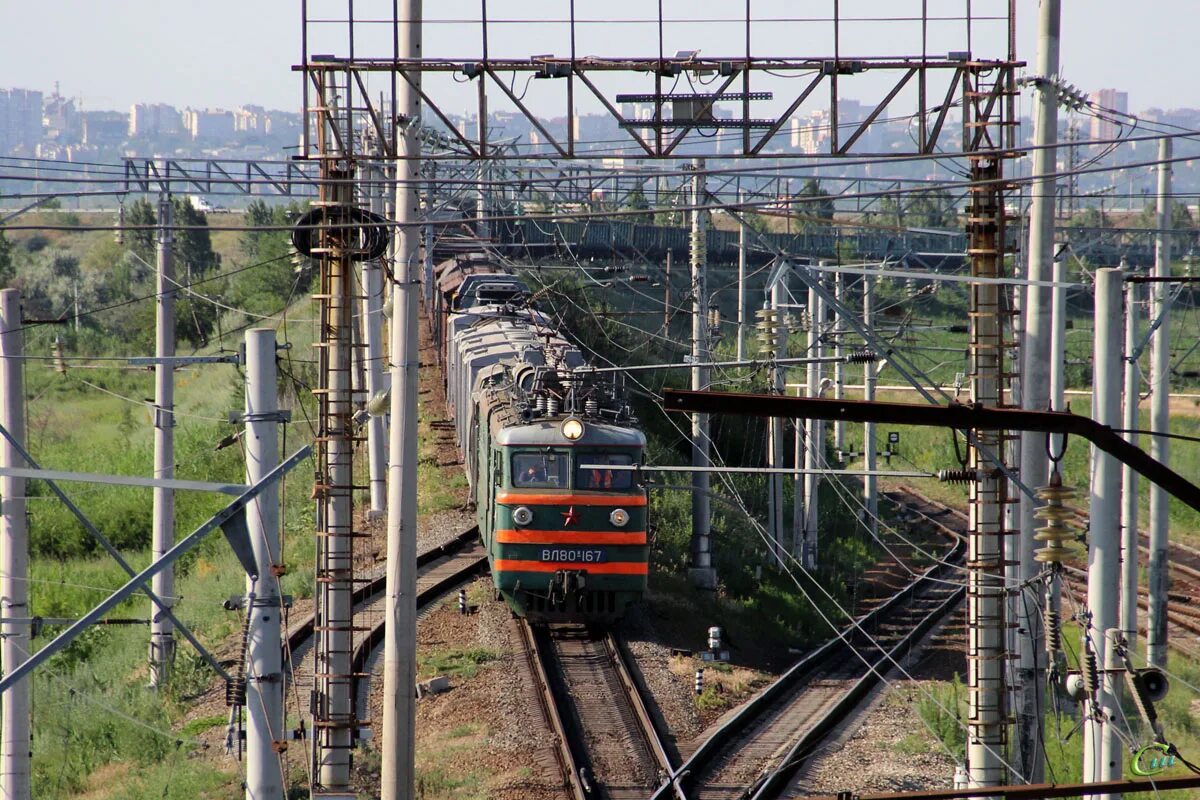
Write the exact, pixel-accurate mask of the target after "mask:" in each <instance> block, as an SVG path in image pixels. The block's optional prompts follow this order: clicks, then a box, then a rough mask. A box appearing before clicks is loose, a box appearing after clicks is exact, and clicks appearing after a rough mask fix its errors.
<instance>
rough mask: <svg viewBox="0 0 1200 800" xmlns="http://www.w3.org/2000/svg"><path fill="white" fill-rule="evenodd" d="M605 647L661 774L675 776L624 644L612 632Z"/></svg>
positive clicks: (672, 765)
mask: <svg viewBox="0 0 1200 800" xmlns="http://www.w3.org/2000/svg"><path fill="white" fill-rule="evenodd" d="M604 645H605V647H606V649H607V650H608V657H609V658H610V659H611V660H612V663H613V668H614V669H615V670H616V671H617V677H618V678H620V680H621V685H622V687H623V688H624V689H625V695H626V697H627V698H628V700H629V705H630V707H631V708H632V709H633V711H634V714H635V715H636V716H637V719H638V724H639V726H640V728H641V730H640V734H641V736H642V738H643V739H644V740H645V742H646V746H647V748H648V749H649V750H650V752H651V753H653V754H654V759H655V761H656V762H658V763H657V767H658V770H659V772H660V773H661V774H663V775H666V776H673V775H674V774H675V765H674V763H673V761H672V759H671V757H670V755H669V754H668V753H667V748H666V747H665V746H664V745H663V735H662V732H661V731H660V730H659V729H658V726H657V725H655V723H654V717H653V716H652V715H651V714H650V709H649V708H647V706H646V702H645V699H644V697H643V690H642V688H641V686H640V685H639V684H638V682H637V681H636V680H635V678H634V674H633V669H632V668H631V667H630V663H629V662H630V656H629V655H628V654H627V653H626V651H625V646H624V643H623V642H622V641H621V640H619V639H618V638H617V637H616V635H614V634H613V633H612V632H611V631H610V632H609V633H608V635H607V636H606V637H605V639H604Z"/></svg>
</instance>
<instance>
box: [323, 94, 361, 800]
mask: <svg viewBox="0 0 1200 800" xmlns="http://www.w3.org/2000/svg"><path fill="white" fill-rule="evenodd" d="M321 78H322V80H324V81H328V80H329V75H328V74H324V75H322V76H321ZM333 91H334V89H333V88H332V87H331V86H329V85H325V86H323V91H322V93H321V96H322V97H326V96H328V95H331V94H332V93H333ZM326 105H330V104H328V103H326ZM319 119H320V125H319V129H318V150H319V152H320V155H321V182H320V185H319V195H318V199H317V201H316V202H315V205H317V206H318V207H325V208H328V209H331V213H330V216H331V221H332V223H333V224H329V225H327V226H326V227H325V229H324V230H322V231H321V232H320V239H319V246H318V247H317V248H314V254H316V255H317V256H318V257H319V258H320V265H321V288H320V291H319V293H318V294H317V295H316V299H317V301H318V304H319V308H320V341H319V342H317V343H316V344H315V346H316V348H317V353H318V362H319V364H318V375H319V378H318V380H319V384H318V388H317V389H316V391H315V394H316V395H317V402H318V407H319V414H318V416H319V421H320V427H319V429H318V431H317V440H316V444H317V459H316V462H317V476H316V485H315V486H314V488H313V495H314V498H315V499H316V501H317V531H316V536H317V558H316V562H317V563H316V591H317V598H316V601H317V602H316V606H317V617H316V627H315V630H316V638H317V642H316V663H315V667H314V674H313V684H314V688H313V692H314V695H313V704H312V707H313V732H312V736H313V750H312V758H313V767H314V769H313V780H314V783H315V784H316V786H315V787H314V795H318V796H319V795H325V796H330V797H338V798H340V797H344V796H351V795H350V792H351V788H352V787H351V784H350V760H351V759H350V751H351V749H352V748H353V747H354V736H355V731H356V729H357V727H358V719H357V713H356V710H355V704H354V697H353V694H352V687H353V675H352V665H351V660H352V655H353V653H352V651H353V646H354V641H353V638H354V633H353V631H354V603H353V600H352V593H353V589H354V547H353V544H354V535H355V534H354V509H353V496H354V488H353V487H354V469H353V465H354V439H355V434H354V411H355V408H354V403H353V395H352V391H351V389H352V387H351V373H352V371H353V368H354V365H353V359H352V352H351V351H352V349H353V339H354V335H353V323H352V315H351V303H352V300H351V298H352V295H353V294H354V292H353V282H354V270H353V263H352V254H353V247H354V244H355V242H354V239H353V236H352V234H351V232H350V231H349V230H348V229H347V228H345V227H340V226H338V225H337V224H336V223H337V221H338V220H339V215H338V213H337V211H336V209H338V208H344V207H349V206H351V205H352V204H353V202H354V197H353V191H352V187H351V182H352V180H353V177H354V170H353V165H352V161H351V158H350V154H349V153H346V152H337V151H336V150H334V149H333V148H331V147H330V136H331V133H332V130H334V129H335V126H337V125H339V124H341V121H340V120H338V119H337V118H336V117H334V116H333V115H331V114H329V113H328V112H326V113H324V114H322V116H321V117H319ZM344 136H346V137H348V136H349V130H348V126H347V131H345V132H344Z"/></svg>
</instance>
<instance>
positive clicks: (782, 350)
mask: <svg viewBox="0 0 1200 800" xmlns="http://www.w3.org/2000/svg"><path fill="white" fill-rule="evenodd" d="M784 279H785V278H784V275H780V276H779V279H778V280H776V281H775V283H774V284H773V285H772V286H771V311H772V312H773V314H772V319H773V323H772V324H773V325H774V330H775V342H774V348H773V349H774V351H775V357H776V358H785V357H786V356H787V339H788V331H787V325H786V324H785V323H784V309H783V305H784V297H785V296H786V292H787V287H786V286H785V285H784ZM786 376H787V370H786V369H785V368H784V367H781V366H775V367H773V368H772V369H771V390H772V392H774V393H775V394H779V395H782V394H783V393H784V392H785V391H786V389H785V388H784V387H785V384H786ZM767 437H768V439H769V440H770V441H769V450H768V460H767V466H769V467H771V468H773V469H780V468H782V467H783V418H782V417H771V419H770V420H769V421H768V422H767ZM767 486H768V491H769V493H768V496H767V499H768V502H767V506H768V510H769V512H770V532H771V563H772V565H774V566H776V567H782V566H783V563H784V559H783V547H784V545H783V542H784V540H785V538H786V537H785V536H784V533H783V530H784V529H783V474H782V473H775V472H773V473H771V474H770V475H769V476H768V477H767Z"/></svg>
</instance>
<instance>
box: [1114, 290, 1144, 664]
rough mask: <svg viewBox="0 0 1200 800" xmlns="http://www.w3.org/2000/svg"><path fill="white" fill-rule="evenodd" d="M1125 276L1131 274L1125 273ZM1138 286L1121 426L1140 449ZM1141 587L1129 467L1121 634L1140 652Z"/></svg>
mask: <svg viewBox="0 0 1200 800" xmlns="http://www.w3.org/2000/svg"><path fill="white" fill-rule="evenodd" d="M1122 272H1123V274H1128V273H1127V272H1125V271H1124V270H1122ZM1137 336H1138V284H1136V283H1127V284H1125V357H1124V364H1125V380H1124V384H1125V385H1124V389H1123V391H1122V394H1123V397H1124V403H1123V405H1122V411H1123V415H1122V420H1121V423H1122V424H1121V427H1123V428H1124V429H1125V430H1126V431H1127V433H1125V440H1126V441H1128V442H1129V443H1130V444H1132V445H1134V446H1135V447H1137V446H1139V442H1138V439H1139V437H1138V435H1137V434H1136V433H1132V431H1134V430H1136V429H1137V427H1138V404H1139V403H1138V401H1139V400H1141V376H1140V375H1139V374H1138V365H1137V361H1135V360H1134V359H1133V357H1132V353H1133V351H1134V350H1135V349H1137V346H1138V340H1137ZM1137 586H1138V474H1137V472H1136V471H1134V469H1133V468H1132V467H1130V466H1128V465H1125V466H1124V467H1123V468H1122V470H1121V616H1120V622H1119V627H1120V629H1121V635H1122V636H1123V637H1124V638H1125V641H1126V642H1128V643H1129V646H1130V647H1131V648H1133V649H1135V650H1136V649H1137V635H1138V618H1137V610H1138V604H1137Z"/></svg>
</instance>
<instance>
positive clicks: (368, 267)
mask: <svg viewBox="0 0 1200 800" xmlns="http://www.w3.org/2000/svg"><path fill="white" fill-rule="evenodd" d="M369 170H370V171H369V173H368V178H369V180H368V181H367V187H368V188H367V192H368V197H369V200H370V208H371V211H372V212H374V213H376V214H379V215H382V214H383V211H384V209H383V205H384V204H383V192H384V181H383V178H384V171H383V168H382V167H381V166H379V165H378V164H374V165H372V166H371V167H370V168H369ZM362 293H363V297H362V311H361V312H360V313H359V317H358V318H359V322H360V324H361V326H362V330H361V332H360V334H359V337H360V339H361V341H362V343H363V344H364V345H365V347H363V348H361V349H359V350H358V352H360V353H363V354H364V355H365V360H366V370H365V372H366V375H365V376H364V377H365V378H366V390H367V400H368V402H370V401H371V400H373V399H374V398H375V397H376V396H377V395H379V394H380V393H382V392H383V391H384V387H385V386H386V385H387V384H386V382H385V381H384V377H383V263H382V262H381V261H364V262H363V265H362ZM383 422H384V419H383V415H382V414H379V415H375V414H372V415H371V416H369V417H368V418H367V423H366V428H367V471H368V475H369V479H370V487H371V507H370V509H369V510H368V511H367V519H370V520H377V519H382V518H383V517H384V514H385V513H386V512H385V511H384V509H385V508H386V506H387V438H386V437H387V432H386V431H385V430H384V426H383Z"/></svg>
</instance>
